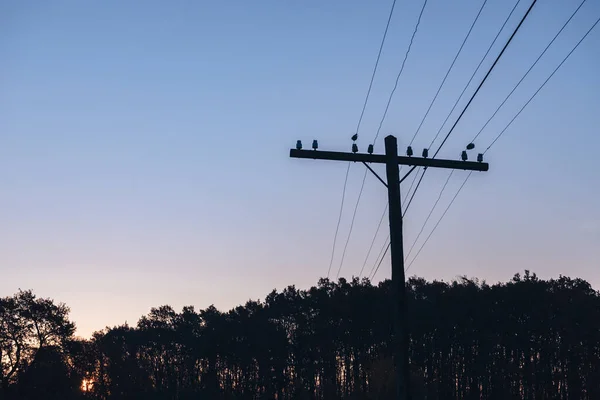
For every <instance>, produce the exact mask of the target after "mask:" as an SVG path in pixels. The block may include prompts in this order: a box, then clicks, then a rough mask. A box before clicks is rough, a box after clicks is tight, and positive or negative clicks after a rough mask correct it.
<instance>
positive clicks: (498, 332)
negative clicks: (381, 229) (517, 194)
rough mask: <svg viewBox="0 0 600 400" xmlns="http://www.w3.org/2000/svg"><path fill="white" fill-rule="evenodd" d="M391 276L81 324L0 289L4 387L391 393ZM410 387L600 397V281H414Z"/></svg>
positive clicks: (8, 395)
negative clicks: (79, 332) (108, 324)
mask: <svg viewBox="0 0 600 400" xmlns="http://www.w3.org/2000/svg"><path fill="white" fill-rule="evenodd" d="M390 293H391V286H390V282H389V281H385V282H382V283H380V284H379V285H378V286H373V285H372V284H371V283H370V282H368V281H367V280H362V281H359V280H358V279H353V280H352V281H346V280H344V279H340V280H339V281H338V282H331V281H328V280H326V279H322V280H320V281H319V283H318V285H317V286H316V287H312V288H310V289H309V290H298V289H296V288H295V287H293V286H290V287H288V288H286V289H285V290H283V291H282V292H277V291H273V292H272V293H270V294H269V295H268V296H267V297H266V299H265V300H264V302H255V301H249V302H248V303H246V305H244V306H239V307H237V308H235V309H233V310H231V311H229V312H220V311H219V310H217V309H216V308H214V307H209V308H207V309H205V310H200V311H196V310H195V309H194V308H193V307H184V308H183V310H181V312H177V311H175V310H173V309H172V308H171V307H169V306H162V307H159V308H153V309H152V310H151V311H150V313H149V314H148V315H147V316H144V317H142V318H141V319H140V320H139V321H138V323H137V325H136V326H135V327H133V326H127V325H122V326H117V327H113V328H107V329H105V330H103V331H101V332H96V333H95V334H94V335H93V337H92V338H91V339H90V340H83V339H78V338H75V337H74V336H73V335H74V329H75V328H74V325H73V324H72V323H71V322H70V321H69V320H68V312H69V309H68V308H67V307H66V306H65V305H64V304H58V305H56V304H54V302H53V301H52V300H49V299H39V298H36V297H35V295H33V293H32V292H30V291H26V292H23V291H20V292H19V293H17V294H15V295H14V296H11V297H5V298H1V299H0V360H1V363H2V366H1V373H2V375H1V378H2V381H1V383H2V389H1V392H0V393H1V394H0V396H2V397H3V398H5V399H79V398H81V399H83V398H90V399H103V400H105V399H106V400H108V399H111V400H112V399H278V400H281V399H325V400H328V399H391V398H394V397H393V391H394V375H393V364H392V361H391V348H390V337H391V335H390V331H391V329H390V328H391V324H390V322H391V309H390V306H389V304H390ZM407 296H408V310H409V316H408V318H409V323H410V347H411V348H410V359H411V368H412V370H411V373H412V381H411V386H412V388H411V389H412V392H413V398H414V399H478V400H479V399H499V400H506V399H565V400H566V399H569V400H572V399H600V295H599V293H598V292H596V291H594V290H593V289H592V288H591V286H590V285H589V284H588V283H587V282H586V281H583V280H581V279H571V278H567V277H560V278H559V279H551V280H541V279H538V278H537V277H536V276H535V274H530V273H529V272H528V271H525V274H524V276H520V275H519V274H517V275H515V276H514V278H513V279H512V280H511V281H510V282H507V283H502V284H495V285H488V284H486V283H485V282H482V283H479V282H477V281H476V280H475V281H474V280H469V279H466V278H462V279H460V280H458V281H455V282H451V283H445V282H438V281H434V282H426V281H425V280H423V279H419V278H411V279H410V280H409V281H408V290H407Z"/></svg>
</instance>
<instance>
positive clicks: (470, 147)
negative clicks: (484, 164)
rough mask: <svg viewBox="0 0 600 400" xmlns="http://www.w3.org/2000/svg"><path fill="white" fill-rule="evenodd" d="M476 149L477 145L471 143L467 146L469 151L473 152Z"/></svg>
mask: <svg viewBox="0 0 600 400" xmlns="http://www.w3.org/2000/svg"><path fill="white" fill-rule="evenodd" d="M474 148H475V143H469V144H468V145H467V150H473V149H474Z"/></svg>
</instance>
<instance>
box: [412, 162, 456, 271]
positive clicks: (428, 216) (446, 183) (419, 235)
mask: <svg viewBox="0 0 600 400" xmlns="http://www.w3.org/2000/svg"><path fill="white" fill-rule="evenodd" d="M454 171H455V170H451V171H450V173H449V174H448V179H446V182H445V183H444V186H442V189H441V190H440V193H439V195H438V198H437V200H436V201H435V203H434V205H433V207H431V210H430V211H429V215H427V218H426V219H425V222H423V226H422V227H421V230H420V231H419V233H418V235H417V237H416V238H415V240H414V241H413V244H412V245H411V246H410V249H409V250H408V253H406V256H405V258H404V261H405V262H406V260H408V258H409V257H410V254H411V253H412V251H413V249H414V247H415V245H416V244H417V242H418V241H419V238H420V237H421V234H422V233H423V231H424V230H425V226H427V222H429V219H430V218H431V215H432V214H433V211H434V210H435V208H436V207H437V205H438V203H439V202H440V199H441V198H442V194H443V193H444V190H446V186H448V182H450V178H452V174H454Z"/></svg>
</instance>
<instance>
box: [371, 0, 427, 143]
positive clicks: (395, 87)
mask: <svg viewBox="0 0 600 400" xmlns="http://www.w3.org/2000/svg"><path fill="white" fill-rule="evenodd" d="M427 1H428V0H425V1H424V2H423V6H422V7H421V12H420V13H419V18H417V23H416V24H415V29H414V30H413V33H412V36H411V37H410V43H409V44H408V48H407V50H406V53H405V54H404V60H402V66H401V67H400V71H399V72H398V75H397V76H396V83H394V88H393V89H392V91H391V93H390V97H389V98H388V102H387V104H386V106H385V111H384V112H383V117H381V121H380V122H379V127H378V128H377V133H376V134H375V139H373V146H375V142H376V141H377V138H378V137H379V133H380V132H381V127H382V126H383V122H384V121H385V118H386V116H387V113H388V110H389V108H390V104H391V103H392V98H393V97H394V93H395V92H396V89H397V88H398V81H399V80H400V77H401V76H402V72H404V66H405V64H406V60H407V59H408V54H409V53H410V49H411V48H412V45H413V41H414V39H415V36H416V34H417V31H418V30H419V25H420V24H421V18H422V17H423V12H424V11H425V6H427Z"/></svg>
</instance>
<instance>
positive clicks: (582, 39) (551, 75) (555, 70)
mask: <svg viewBox="0 0 600 400" xmlns="http://www.w3.org/2000/svg"><path fill="white" fill-rule="evenodd" d="M598 22H600V18H598V19H597V20H596V22H595V23H594V25H592V27H591V28H590V29H588V31H587V32H586V33H585V35H583V37H582V38H581V39H580V40H579V42H577V44H576V45H575V47H573V49H572V50H571V51H570V52H569V54H567V55H566V56H565V58H563V60H562V61H561V62H560V64H558V66H557V67H556V68H555V69H554V71H552V73H551V74H550V76H548V78H546V80H545V81H544V83H542V85H541V86H540V87H539V88H538V89H537V90H536V91H535V93H534V94H533V95H532V96H531V97H530V98H529V100H527V102H526V103H525V104H524V105H523V107H521V109H520V110H519V112H518V113H517V114H516V115H515V116H514V117H513V119H511V120H510V122H509V123H508V124H507V125H506V126H505V127H504V129H502V131H500V133H499V134H498V136H496V138H495V139H494V140H493V141H492V143H491V144H490V145H489V146H488V147H487V148H486V149H485V151H484V152H483V154H485V153H487V151H488V150H489V149H490V148H491V147H492V146H493V145H494V144H495V143H496V141H498V139H500V137H501V136H502V134H504V132H506V130H507V129H508V128H509V127H510V126H511V125H512V123H513V122H514V121H515V119H517V117H518V116H519V115H520V114H521V113H522V112H523V110H524V109H525V107H527V105H528V104H529V103H531V100H533V99H534V97H535V96H537V94H538V93H539V92H540V90H542V88H543V87H544V86H546V83H548V81H549V80H550V79H551V78H552V77H553V76H554V74H555V73H556V72H557V71H558V70H559V69H560V67H562V65H563V64H564V63H565V61H567V59H568V58H569V57H570V56H571V54H573V52H574V51H575V50H576V49H577V48H578V47H579V45H580V44H581V42H583V41H584V39H585V38H586V37H587V36H588V35H589V34H590V32H591V31H592V30H593V29H594V28H595V27H596V25H598Z"/></svg>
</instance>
